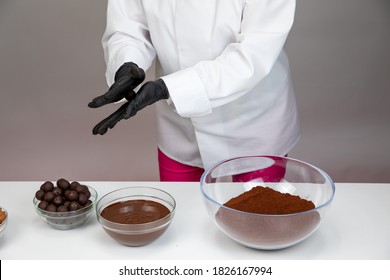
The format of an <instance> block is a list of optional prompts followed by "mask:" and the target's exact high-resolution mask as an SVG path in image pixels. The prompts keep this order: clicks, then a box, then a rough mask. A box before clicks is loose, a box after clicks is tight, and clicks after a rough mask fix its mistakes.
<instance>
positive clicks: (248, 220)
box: [200, 156, 335, 250]
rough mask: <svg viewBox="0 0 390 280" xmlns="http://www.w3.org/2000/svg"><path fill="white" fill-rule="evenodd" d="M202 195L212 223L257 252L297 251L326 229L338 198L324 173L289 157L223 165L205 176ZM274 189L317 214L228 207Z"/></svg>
mask: <svg viewBox="0 0 390 280" xmlns="http://www.w3.org/2000/svg"><path fill="white" fill-rule="evenodd" d="M200 185H201V191H202V194H203V198H204V202H205V205H206V208H207V211H208V213H209V216H210V217H211V219H212V221H213V222H214V223H215V224H216V225H217V227H218V228H219V229H220V230H221V231H222V232H223V233H224V234H226V235H227V236H229V237H230V238H231V239H233V240H235V241H236V242H238V243H240V244H242V245H245V246H247V247H250V248H254V249H262V250H276V249H283V248H287V247H290V246H292V245H295V244H297V243H299V242H301V241H303V240H305V239H306V238H308V237H309V236H310V235H312V234H313V233H314V232H315V231H316V230H317V229H318V228H319V226H320V224H321V223H322V221H323V218H324V217H325V214H326V213H327V210H328V209H329V207H330V205H331V202H332V200H333V197H334V194H335V185H334V183H333V181H332V179H331V178H330V177H329V176H328V175H327V174H326V173H325V172H324V171H322V170H321V169H319V168H317V167H315V166H313V165H311V164H308V163H305V162H302V161H299V160H296V159H292V158H287V157H277V156H248V157H239V158H232V159H228V160H225V161H223V162H220V163H217V164H215V165H214V166H212V167H211V168H209V169H208V170H206V171H205V172H204V174H203V175H202V178H201V181H200ZM256 186H260V187H269V188H272V189H274V190H276V191H279V192H281V193H289V194H291V195H295V196H299V197H300V198H303V199H306V200H310V201H311V202H313V203H314V205H315V208H314V209H312V210H308V211H304V212H299V213H293V214H273V215H270V214H255V213H250V212H244V211H239V210H236V209H233V208H229V207H227V206H225V205H224V204H225V203H226V202H227V201H229V200H230V199H232V198H235V197H237V196H239V195H241V194H242V193H245V192H247V191H249V190H251V189H252V188H253V187H256Z"/></svg>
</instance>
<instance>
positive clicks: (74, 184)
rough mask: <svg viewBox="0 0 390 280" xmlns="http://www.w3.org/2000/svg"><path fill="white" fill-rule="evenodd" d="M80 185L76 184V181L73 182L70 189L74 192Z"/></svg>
mask: <svg viewBox="0 0 390 280" xmlns="http://www.w3.org/2000/svg"><path fill="white" fill-rule="evenodd" d="M79 185H80V183H79V182H77V181H73V182H72V183H70V189H71V190H74V189H75V188H76V187H77V186H79Z"/></svg>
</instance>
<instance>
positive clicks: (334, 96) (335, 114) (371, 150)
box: [0, 0, 390, 183]
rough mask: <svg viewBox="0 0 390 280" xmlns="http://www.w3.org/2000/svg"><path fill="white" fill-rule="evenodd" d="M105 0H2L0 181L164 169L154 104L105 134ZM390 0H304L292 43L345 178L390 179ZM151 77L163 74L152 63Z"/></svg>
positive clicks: (335, 164) (307, 102)
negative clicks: (96, 129) (96, 132)
mask: <svg viewBox="0 0 390 280" xmlns="http://www.w3.org/2000/svg"><path fill="white" fill-rule="evenodd" d="M105 9H106V1H97V0H82V1H81V0H0V63H1V64H0V96H1V99H0V129H1V136H0V158H1V160H0V180H21V181H24V180H38V181H42V180H56V179H58V178H60V177H64V178H67V179H69V180H91V181H92V180H113V181H117V180H131V181H138V180H140V181H141V180H142V181H143V180H150V181H153V180H158V171H157V161H156V159H157V155H156V134H155V119H154V118H155V115H154V108H153V107H149V108H147V109H145V110H143V111H141V112H140V113H139V114H138V115H137V117H135V118H132V119H130V120H128V121H126V122H121V123H119V124H118V125H117V127H116V128H115V129H114V130H111V131H109V133H108V134H107V135H105V136H103V137H102V136H93V135H92V133H91V130H92V127H93V126H94V125H95V124H96V123H97V122H98V121H100V120H101V119H102V118H104V117H105V116H107V115H108V114H109V113H110V112H112V111H113V109H114V108H113V107H107V108H101V109H95V110H92V109H89V108H88V107H87V104H88V102H89V101H90V100H91V99H92V98H93V97H95V96H96V95H98V94H102V93H103V92H105V90H106V89H107V85H106V82H105V78H104V71H105V65H104V61H103V52H102V48H101V43H100V40H101V36H102V33H103V31H104V27H105ZM389 27H390V1H389V0H343V1H339V0H298V1H297V14H296V21H295V24H294V27H293V30H292V32H291V34H290V36H289V38H288V41H287V45H286V50H287V53H288V54H289V57H290V62H291V66H292V73H293V81H294V84H295V89H296V94H297V99H298V106H299V109H300V115H301V120H302V131H303V135H302V138H301V140H300V142H299V143H298V145H297V146H296V147H295V148H294V149H293V151H292V152H291V153H290V156H291V157H295V158H298V159H301V160H304V161H307V162H309V163H312V164H314V165H317V166H318V167H320V168H322V169H324V170H325V171H327V172H328V173H329V174H330V175H331V176H332V177H333V179H334V180H335V181H336V182H387V183H388V182H390V148H389V143H390V110H389V105H390V96H389V91H390V81H389V80H390V75H389V74H390V55H389V50H390V32H389ZM148 78H150V79H151V78H153V73H152V72H149V73H148Z"/></svg>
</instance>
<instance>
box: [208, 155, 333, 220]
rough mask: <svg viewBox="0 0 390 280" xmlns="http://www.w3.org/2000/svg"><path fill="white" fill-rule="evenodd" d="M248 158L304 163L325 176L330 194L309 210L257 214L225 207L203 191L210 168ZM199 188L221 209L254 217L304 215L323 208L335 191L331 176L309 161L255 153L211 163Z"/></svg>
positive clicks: (330, 200)
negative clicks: (326, 198)
mask: <svg viewBox="0 0 390 280" xmlns="http://www.w3.org/2000/svg"><path fill="white" fill-rule="evenodd" d="M248 158H278V159H286V160H287V161H294V162H299V163H301V164H303V165H306V166H308V167H310V168H313V169H314V170H316V171H318V172H319V173H320V174H321V175H323V176H324V177H325V179H327V180H328V181H329V183H330V186H331V188H332V195H331V196H330V197H329V199H328V200H327V201H326V202H324V203H322V204H321V205H319V206H317V207H315V208H313V209H310V210H306V211H302V212H297V213H291V214H258V213H250V212H245V211H241V210H237V209H234V208H230V207H227V206H225V205H223V204H221V203H219V202H217V201H216V200H215V199H213V198H211V197H210V196H209V195H208V194H206V193H205V191H204V187H203V185H204V184H203V182H204V178H205V177H206V176H207V175H208V174H209V173H210V171H211V170H213V169H215V168H216V167H218V166H220V165H222V164H224V163H227V162H230V161H233V160H240V159H248ZM200 189H201V192H202V194H203V196H204V197H205V198H206V199H207V200H209V201H211V202H212V203H214V204H216V205H218V206H219V207H220V208H223V209H226V210H229V211H232V212H236V213H239V214H245V215H250V216H256V217H291V216H297V215H305V214H308V213H310V212H315V211H318V210H320V209H321V208H324V207H326V206H328V205H329V204H330V203H331V202H332V200H333V198H334V195H335V193H336V186H335V184H334V182H333V180H332V178H331V177H330V176H329V174H328V173H326V172H325V171H324V170H322V169H321V168H318V167H317V166H314V165H312V164H310V163H307V162H305V161H302V160H299V159H295V158H291V157H284V156H275V155H257V156H239V157H233V158H228V159H224V160H221V161H219V162H217V163H215V164H213V165H211V166H210V167H209V168H207V169H206V170H205V171H204V172H203V174H202V176H201V178H200Z"/></svg>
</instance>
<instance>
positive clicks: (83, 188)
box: [74, 185, 88, 193]
mask: <svg viewBox="0 0 390 280" xmlns="http://www.w3.org/2000/svg"><path fill="white" fill-rule="evenodd" d="M74 190H75V191H76V192H78V193H87V191H88V187H87V186H86V185H78V186H77V187H76V188H75V189H74Z"/></svg>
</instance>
